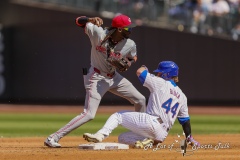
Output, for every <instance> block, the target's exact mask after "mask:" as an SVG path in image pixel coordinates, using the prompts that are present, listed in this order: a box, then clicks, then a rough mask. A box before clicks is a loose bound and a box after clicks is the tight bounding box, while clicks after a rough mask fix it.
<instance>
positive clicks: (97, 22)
mask: <svg viewBox="0 0 240 160" xmlns="http://www.w3.org/2000/svg"><path fill="white" fill-rule="evenodd" d="M88 21H89V22H91V23H92V24H95V25H97V26H98V27H100V26H101V25H103V20H102V19H101V18H99V17H93V18H88Z"/></svg>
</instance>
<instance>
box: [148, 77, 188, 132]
mask: <svg viewBox="0 0 240 160" xmlns="http://www.w3.org/2000/svg"><path fill="white" fill-rule="evenodd" d="M143 86H145V87H147V88H148V89H149V90H150V92H151V93H150V97H149V99H148V105H147V111H146V112H147V113H148V114H150V115H153V116H157V117H161V119H162V120H163V122H165V123H167V124H168V125H169V126H168V127H169V129H170V128H172V126H173V124H174V122H175V120H176V118H177V117H178V118H180V117H189V115H188V106H187V98H186V96H185V94H184V93H183V92H182V90H181V89H180V88H179V87H178V86H177V85H176V84H175V83H174V82H173V81H172V80H170V81H166V80H164V79H162V78H160V77H157V76H155V75H153V74H150V73H147V75H146V78H145V81H144V84H143Z"/></svg>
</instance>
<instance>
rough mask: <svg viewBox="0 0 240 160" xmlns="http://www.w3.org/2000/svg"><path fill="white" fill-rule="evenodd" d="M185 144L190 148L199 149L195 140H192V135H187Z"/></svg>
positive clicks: (198, 144)
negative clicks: (195, 147)
mask: <svg viewBox="0 0 240 160" xmlns="http://www.w3.org/2000/svg"><path fill="white" fill-rule="evenodd" d="M187 143H188V144H190V145H191V146H197V147H200V143H199V142H197V141H196V140H195V139H193V137H192V135H189V136H188V137H187Z"/></svg>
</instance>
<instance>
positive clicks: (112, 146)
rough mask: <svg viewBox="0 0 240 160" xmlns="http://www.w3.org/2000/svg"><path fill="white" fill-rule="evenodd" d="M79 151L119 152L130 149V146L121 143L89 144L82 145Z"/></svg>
mask: <svg viewBox="0 0 240 160" xmlns="http://www.w3.org/2000/svg"><path fill="white" fill-rule="evenodd" d="M79 149H85V150H118V149H129V145H127V144H121V143H88V144H80V145H79Z"/></svg>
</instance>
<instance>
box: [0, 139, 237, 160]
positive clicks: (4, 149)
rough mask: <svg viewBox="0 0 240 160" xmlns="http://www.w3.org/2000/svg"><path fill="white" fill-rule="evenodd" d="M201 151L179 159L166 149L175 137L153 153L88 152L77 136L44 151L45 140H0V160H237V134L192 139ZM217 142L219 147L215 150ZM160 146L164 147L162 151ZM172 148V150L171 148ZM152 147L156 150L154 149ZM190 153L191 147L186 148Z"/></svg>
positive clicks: (174, 153)
mask: <svg viewBox="0 0 240 160" xmlns="http://www.w3.org/2000/svg"><path fill="white" fill-rule="evenodd" d="M195 137H196V139H198V140H199V141H200V142H201V144H202V148H199V149H198V150H195V151H193V152H192V151H188V152H187V153H188V154H193V155H189V156H184V157H183V156H182V154H181V153H180V152H177V151H176V148H177V146H178V144H177V143H176V144H174V146H173V148H172V149H171V150H170V148H168V147H169V146H171V145H172V144H173V143H174V142H175V139H176V137H175V136H169V137H167V139H166V141H165V142H164V143H163V144H162V146H159V147H158V148H162V149H159V150H157V151H153V148H149V149H147V150H144V149H132V148H131V149H129V150H109V151H106V150H105V151H89V150H80V149H78V145H79V144H85V143H87V142H86V141H84V140H83V138H82V137H81V136H79V137H68V136H66V137H64V138H63V139H62V140H61V141H60V142H61V145H62V146H63V147H62V148H47V147H45V146H43V141H44V139H45V137H38V138H20V139H19V138H1V139H0V144H1V145H0V159H1V160H77V159H81V160H126V159H128V160H164V159H166V160H169V159H174V160H175V159H186V160H187V159H191V160H192V159H201V160H203V159H204V160H213V159H224V160H225V159H239V158H240V150H239V148H240V144H239V137H240V135H201V136H195ZM105 142H117V137H115V136H112V137H109V138H107V139H106V141H105ZM219 143H221V144H222V145H221V146H220V147H219ZM164 145H166V147H165V148H164ZM175 146H176V148H174V147H175ZM155 148H156V147H155ZM188 150H191V148H188Z"/></svg>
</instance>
